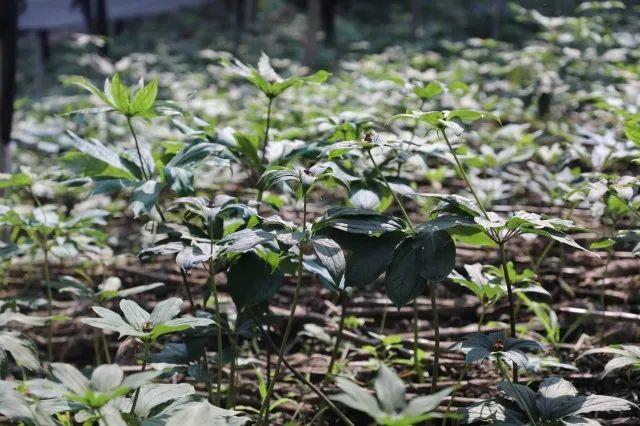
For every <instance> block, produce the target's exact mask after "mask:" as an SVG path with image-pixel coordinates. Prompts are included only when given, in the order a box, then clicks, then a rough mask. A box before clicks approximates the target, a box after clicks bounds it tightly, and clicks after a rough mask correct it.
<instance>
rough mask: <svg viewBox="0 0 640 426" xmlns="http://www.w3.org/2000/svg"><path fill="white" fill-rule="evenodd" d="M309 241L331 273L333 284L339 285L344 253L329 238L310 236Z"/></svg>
mask: <svg viewBox="0 0 640 426" xmlns="http://www.w3.org/2000/svg"><path fill="white" fill-rule="evenodd" d="M310 242H311V245H312V246H313V249H314V250H315V252H316V255H317V256H318V259H320V262H321V263H322V265H323V266H324V267H325V268H326V269H327V271H328V272H329V275H331V278H332V280H333V282H334V284H336V285H337V286H340V285H341V282H342V278H343V277H344V273H345V268H346V262H345V257H344V253H343V252H342V249H341V248H340V246H339V245H338V243H336V242H335V241H333V240H332V239H330V238H323V237H318V236H316V237H313V238H311V241H310Z"/></svg>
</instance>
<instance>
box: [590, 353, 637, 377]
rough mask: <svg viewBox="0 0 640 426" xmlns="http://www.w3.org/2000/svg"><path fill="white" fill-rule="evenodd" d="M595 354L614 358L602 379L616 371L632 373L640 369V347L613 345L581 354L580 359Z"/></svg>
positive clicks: (608, 364)
mask: <svg viewBox="0 0 640 426" xmlns="http://www.w3.org/2000/svg"><path fill="white" fill-rule="evenodd" d="M595 354H608V355H613V358H611V359H610V360H609V362H607V364H606V365H605V366H604V370H603V372H602V377H605V376H606V375H608V374H610V373H612V372H614V371H615V370H621V369H625V370H627V371H628V372H629V373H631V372H633V371H635V370H637V369H639V368H640V346H638V345H613V346H609V347H605V348H594V349H589V350H587V351H584V352H583V353H582V354H580V356H579V357H578V359H580V358H583V357H585V356H588V355H595Z"/></svg>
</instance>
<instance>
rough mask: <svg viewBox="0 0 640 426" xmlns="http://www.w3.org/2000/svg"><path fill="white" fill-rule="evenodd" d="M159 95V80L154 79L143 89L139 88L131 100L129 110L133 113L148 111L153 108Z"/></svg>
mask: <svg viewBox="0 0 640 426" xmlns="http://www.w3.org/2000/svg"><path fill="white" fill-rule="evenodd" d="M157 95H158V80H153V81H152V82H150V83H148V84H147V85H146V86H144V87H143V88H142V89H140V90H138V91H137V92H136V94H135V96H134V97H133V100H132V101H131V106H130V108H129V112H130V113H131V114H132V115H137V114H141V113H144V112H147V111H148V110H150V109H151V108H153V104H154V103H155V101H156V96H157Z"/></svg>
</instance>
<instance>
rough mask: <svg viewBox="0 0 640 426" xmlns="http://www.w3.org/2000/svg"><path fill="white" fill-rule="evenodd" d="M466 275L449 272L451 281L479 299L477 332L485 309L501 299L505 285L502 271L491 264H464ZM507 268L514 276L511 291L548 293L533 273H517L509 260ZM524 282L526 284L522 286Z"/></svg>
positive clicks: (504, 294)
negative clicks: (513, 286)
mask: <svg viewBox="0 0 640 426" xmlns="http://www.w3.org/2000/svg"><path fill="white" fill-rule="evenodd" d="M464 268H465V271H466V273H467V276H468V278H467V277H465V276H463V275H462V274H460V273H459V272H457V271H453V273H452V274H451V277H450V278H451V281H453V282H455V283H457V284H460V285H461V286H463V287H465V288H467V289H469V290H471V291H472V292H473V294H475V296H476V297H477V298H478V300H479V301H480V306H481V311H480V318H479V320H478V332H480V331H482V326H483V324H484V317H485V315H486V313H487V309H488V308H489V307H491V306H493V305H495V304H496V303H497V302H499V301H500V300H502V299H503V298H504V296H506V295H507V286H506V281H505V279H504V273H503V271H502V269H501V268H497V267H495V266H493V265H481V264H480V263H474V264H472V265H464ZM507 270H508V271H509V273H510V274H511V275H512V277H514V278H515V279H514V280H513V283H514V285H515V286H516V288H514V290H513V292H514V293H516V294H520V293H529V292H530V293H540V294H544V295H547V296H550V294H549V293H548V292H547V291H546V290H545V289H544V288H543V287H541V286H540V285H537V283H535V282H534V281H533V280H532V278H533V275H531V274H529V273H527V271H525V272H524V273H523V274H517V273H516V272H515V269H514V267H513V264H512V263H511V262H509V263H508V265H507ZM522 284H525V285H526V286H522Z"/></svg>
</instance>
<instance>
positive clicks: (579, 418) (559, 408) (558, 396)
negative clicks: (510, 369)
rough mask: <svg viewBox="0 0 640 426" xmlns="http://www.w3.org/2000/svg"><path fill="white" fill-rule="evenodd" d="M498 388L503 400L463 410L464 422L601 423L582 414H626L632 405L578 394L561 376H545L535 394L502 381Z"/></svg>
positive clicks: (524, 387)
mask: <svg viewBox="0 0 640 426" xmlns="http://www.w3.org/2000/svg"><path fill="white" fill-rule="evenodd" d="M498 388H499V389H500V390H501V391H502V393H503V394H504V395H505V398H497V399H491V400H487V401H483V402H481V403H479V404H476V405H473V406H471V407H468V408H465V409H464V410H463V415H464V419H463V421H464V423H476V422H484V423H491V424H502V425H530V426H535V425H543V424H562V425H573V424H589V425H599V424H600V423H599V422H597V421H595V420H592V419H589V418H588V417H585V416H584V414H588V413H594V412H603V411H626V410H631V409H632V408H634V407H635V405H634V404H632V403H631V402H629V401H627V400H625V399H622V398H616V397H612V396H605V395H587V396H582V395H578V391H577V390H576V388H575V387H574V386H573V385H572V384H571V383H570V382H568V381H566V380H564V379H562V378H560V377H547V378H546V379H544V380H543V381H542V383H540V386H539V387H538V391H537V392H534V391H533V390H532V389H531V388H529V387H528V386H524V385H518V384H515V383H511V382H507V381H503V382H500V383H499V384H498Z"/></svg>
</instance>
